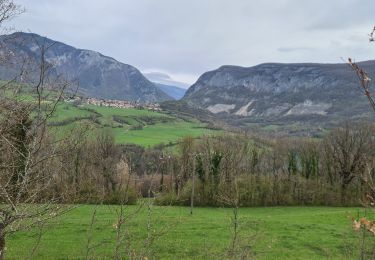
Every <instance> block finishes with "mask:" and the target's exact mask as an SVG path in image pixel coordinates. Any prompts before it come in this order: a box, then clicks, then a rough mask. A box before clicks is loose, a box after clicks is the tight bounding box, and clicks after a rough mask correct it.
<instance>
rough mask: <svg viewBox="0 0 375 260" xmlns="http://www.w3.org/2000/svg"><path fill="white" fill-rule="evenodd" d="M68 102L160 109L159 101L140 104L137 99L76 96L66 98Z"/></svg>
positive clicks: (125, 107)
mask: <svg viewBox="0 0 375 260" xmlns="http://www.w3.org/2000/svg"><path fill="white" fill-rule="evenodd" d="M65 101H66V102H77V103H81V104H82V103H84V104H89V105H94V106H103V107H116V108H124V109H127V108H138V109H148V110H152V111H160V110H161V108H160V105H159V104H158V103H149V104H140V103H138V102H135V101H126V100H114V99H97V98H82V97H78V96H75V97H74V98H66V99H65Z"/></svg>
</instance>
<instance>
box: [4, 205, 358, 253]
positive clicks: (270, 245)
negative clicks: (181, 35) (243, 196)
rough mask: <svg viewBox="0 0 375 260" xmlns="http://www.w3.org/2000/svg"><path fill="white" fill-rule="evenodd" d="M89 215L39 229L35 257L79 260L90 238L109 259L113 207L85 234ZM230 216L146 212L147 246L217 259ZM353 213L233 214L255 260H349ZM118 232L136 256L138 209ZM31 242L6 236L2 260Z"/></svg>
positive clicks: (288, 210) (227, 212)
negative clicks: (149, 234) (149, 235)
mask: <svg viewBox="0 0 375 260" xmlns="http://www.w3.org/2000/svg"><path fill="white" fill-rule="evenodd" d="M136 208H137V206H130V207H128V208H127V209H126V213H127V214H131V213H132V212H134V211H135V209H136ZM94 209H95V207H94V206H87V205H86V206H80V207H78V208H76V209H74V210H72V211H71V212H69V213H67V214H66V215H64V216H61V217H59V219H56V220H55V222H54V223H53V225H52V224H51V225H50V226H48V227H46V230H45V233H44V235H43V237H42V240H41V243H40V246H39V249H38V251H37V254H36V257H35V258H36V259H52V258H58V259H77V258H83V257H84V256H85V254H86V245H87V241H88V237H89V236H90V234H91V236H92V242H91V243H90V245H97V246H96V247H95V248H94V249H93V250H92V251H90V253H89V256H90V257H92V258H98V259H103V258H106V257H108V258H113V257H111V256H113V252H114V247H115V236H116V232H115V228H114V224H115V223H116V217H115V216H116V214H115V210H116V209H119V207H118V206H99V207H98V208H97V214H96V221H95V223H94V225H93V226H92V227H93V228H90V226H91V225H90V223H91V218H92V215H93V212H94ZM231 212H232V211H231V209H224V208H196V209H195V211H194V214H193V215H192V216H191V215H190V214H189V209H188V208H184V207H156V206H155V207H153V210H152V218H151V223H152V225H151V227H152V230H154V231H155V234H160V235H161V236H160V237H158V238H157V239H155V241H154V242H153V243H152V246H151V249H152V252H153V258H155V259H222V258H225V257H224V253H225V250H226V248H227V247H228V245H229V243H230V239H231V229H230V227H231V224H230V223H231ZM359 212H362V210H360V209H356V208H327V207H274V208H241V209H240V211H239V215H240V222H239V223H240V229H241V237H242V239H241V240H240V241H242V242H241V244H242V245H246V246H249V248H251V249H252V250H253V252H254V253H255V256H256V258H257V259H353V258H354V259H355V258H358V245H359V235H358V234H357V233H355V232H354V231H353V230H352V228H351V221H350V219H349V216H357V215H358V213H359ZM125 227H126V229H127V230H128V231H129V233H128V234H127V236H126V237H125V238H126V239H129V241H130V242H129V244H127V246H128V247H132V248H134V249H135V250H136V252H140V251H141V250H142V248H143V245H144V241H145V239H146V237H147V235H146V234H147V233H146V227H147V210H146V208H142V210H141V211H140V212H139V213H138V214H136V215H135V216H133V217H131V218H127V219H126V222H125ZM129 227H130V228H129ZM90 230H92V231H90ZM36 237H37V234H36V233H33V232H28V233H25V232H24V233H18V234H15V235H12V236H11V237H10V238H9V240H8V244H7V256H8V257H9V259H21V258H25V257H27V255H28V253H29V252H30V248H32V247H33V245H34V244H35V241H36ZM244 237H250V238H249V239H245V238H244ZM124 244H126V243H124ZM122 248H125V246H124V247H122ZM149 259H150V258H149Z"/></svg>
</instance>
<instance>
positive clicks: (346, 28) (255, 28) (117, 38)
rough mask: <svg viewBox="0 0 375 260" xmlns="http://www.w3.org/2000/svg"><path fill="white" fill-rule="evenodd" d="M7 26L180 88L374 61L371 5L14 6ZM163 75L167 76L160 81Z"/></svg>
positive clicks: (156, 1) (127, 0)
mask: <svg viewBox="0 0 375 260" xmlns="http://www.w3.org/2000/svg"><path fill="white" fill-rule="evenodd" d="M15 2H16V3H18V4H20V5H21V6H23V7H24V8H25V13H23V14H22V15H20V16H19V17H17V18H15V19H13V20H12V21H10V23H9V25H10V26H12V27H14V28H15V29H17V30H20V31H26V32H33V33H37V34H40V35H42V36H46V37H49V38H51V39H53V40H56V41H61V42H64V43H66V44H69V45H72V46H74V47H77V48H82V49H89V50H95V51H98V52H101V53H102V54H104V55H107V56H111V57H113V58H115V59H116V60H119V61H121V62H124V63H127V64H130V65H133V66H135V67H137V68H138V69H139V70H141V71H142V72H145V73H146V74H148V75H153V76H155V75H159V76H160V78H168V80H169V81H171V82H174V83H175V84H177V85H178V84H179V83H181V86H182V87H187V86H188V85H191V84H193V83H194V82H195V81H196V80H197V79H198V77H199V76H200V75H201V74H203V73H204V72H206V71H209V70H214V69H216V68H218V67H220V66H222V65H239V66H246V67H248V66H254V65H257V64H260V63H265V62H323V63H340V62H342V59H346V58H347V57H352V58H354V59H355V60H356V61H360V60H369V59H375V43H374V44H370V43H369V41H368V33H370V31H371V29H372V28H373V26H374V25H375V1H374V0H105V1H103V0H63V1H62V0H15ZM163 74H166V75H164V76H163Z"/></svg>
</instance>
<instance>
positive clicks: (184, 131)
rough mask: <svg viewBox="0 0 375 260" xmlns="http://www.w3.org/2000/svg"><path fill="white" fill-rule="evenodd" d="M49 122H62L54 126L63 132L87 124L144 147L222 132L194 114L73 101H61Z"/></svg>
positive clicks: (116, 138) (117, 139)
mask: <svg viewBox="0 0 375 260" xmlns="http://www.w3.org/2000/svg"><path fill="white" fill-rule="evenodd" d="M50 122H51V123H54V124H56V123H57V124H58V123H60V125H58V126H53V127H52V128H53V129H54V131H56V132H58V133H62V134H63V133H65V132H67V131H68V130H71V129H72V128H74V127H77V126H78V125H79V124H86V125H89V126H90V128H91V130H92V131H99V130H106V131H109V132H111V133H112V134H113V135H114V137H115V142H116V143H119V144H124V143H134V144H138V145H142V146H145V147H148V146H150V147H152V146H155V145H157V144H161V143H164V144H171V143H175V142H176V141H178V140H179V139H181V138H182V137H185V136H192V137H198V136H202V135H205V134H212V133H219V131H215V130H210V129H207V128H206V124H205V123H202V122H200V121H198V120H197V119H194V118H186V117H177V116H172V115H168V114H167V113H164V112H153V111H149V110H140V109H122V108H111V107H100V106H94V105H84V106H73V105H72V104H70V103H61V104H60V105H59V106H58V108H57V111H56V113H55V115H54V117H53V118H52V119H51V120H50Z"/></svg>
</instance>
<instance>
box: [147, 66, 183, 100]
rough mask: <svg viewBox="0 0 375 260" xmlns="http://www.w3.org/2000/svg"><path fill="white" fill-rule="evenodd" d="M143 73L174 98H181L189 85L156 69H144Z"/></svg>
mask: <svg viewBox="0 0 375 260" xmlns="http://www.w3.org/2000/svg"><path fill="white" fill-rule="evenodd" d="M143 75H145V77H146V78H148V79H149V80H150V81H152V82H154V83H155V84H156V86H157V87H158V88H159V89H160V90H162V91H163V92H164V93H166V94H167V95H169V96H171V97H173V98H174V99H175V100H179V99H181V98H182V97H183V96H184V95H185V92H186V90H187V88H188V87H189V85H188V84H186V83H184V82H180V81H177V80H174V79H172V78H171V77H170V76H169V75H168V74H165V73H162V72H158V71H144V72H143Z"/></svg>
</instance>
